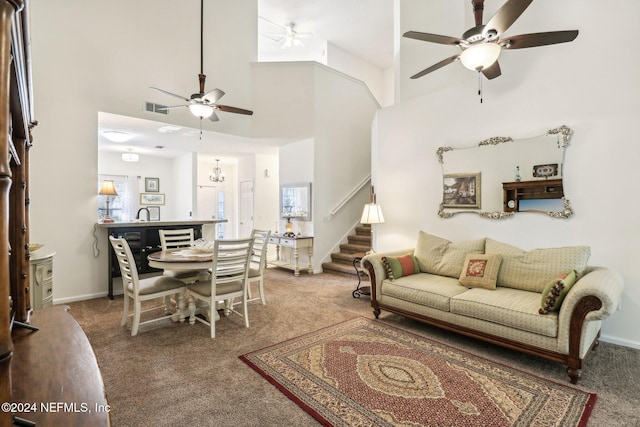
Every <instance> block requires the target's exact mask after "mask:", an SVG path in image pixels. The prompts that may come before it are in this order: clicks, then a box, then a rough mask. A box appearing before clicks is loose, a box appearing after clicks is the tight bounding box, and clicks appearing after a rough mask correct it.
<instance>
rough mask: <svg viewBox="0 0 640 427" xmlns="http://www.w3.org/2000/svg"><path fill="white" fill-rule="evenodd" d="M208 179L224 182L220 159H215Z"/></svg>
mask: <svg viewBox="0 0 640 427" xmlns="http://www.w3.org/2000/svg"><path fill="white" fill-rule="evenodd" d="M209 180H210V181H213V182H224V174H223V173H222V169H220V159H216V167H215V168H213V170H212V171H211V172H209Z"/></svg>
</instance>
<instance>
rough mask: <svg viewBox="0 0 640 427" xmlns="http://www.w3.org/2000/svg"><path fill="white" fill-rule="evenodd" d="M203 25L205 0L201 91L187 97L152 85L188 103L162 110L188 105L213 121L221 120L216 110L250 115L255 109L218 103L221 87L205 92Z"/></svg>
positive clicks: (202, 9) (194, 112)
mask: <svg viewBox="0 0 640 427" xmlns="http://www.w3.org/2000/svg"><path fill="white" fill-rule="evenodd" d="M203 25H204V0H200V74H198V80H199V82H200V88H199V91H198V92H197V93H194V94H192V95H191V96H190V97H188V98H187V97H186V96H182V95H177V94H175V93H172V92H169V91H166V90H164V89H160V88H157V87H151V89H154V90H157V91H159V92H162V93H164V94H167V95H170V96H173V97H175V98H180V99H182V100H184V101H186V102H187V103H186V104H181V105H171V106H167V107H164V108H161V110H168V109H172V108H183V107H187V108H189V110H190V111H191V113H192V114H193V115H194V116H196V117H199V118H200V120H202V119H209V120H210V121H212V122H217V121H218V120H220V118H219V117H218V115H217V114H216V110H217V111H224V112H227V113H236V114H244V115H248V116H251V115H253V111H250V110H245V109H243V108H238V107H231V106H229V105H222V104H218V101H219V100H220V98H222V97H223V96H224V92H223V91H222V90H220V89H217V88H216V89H213V90H211V91H209V92H205V91H204V86H205V80H206V78H207V76H206V75H205V74H204V71H203V62H204V53H203V45H204V29H203Z"/></svg>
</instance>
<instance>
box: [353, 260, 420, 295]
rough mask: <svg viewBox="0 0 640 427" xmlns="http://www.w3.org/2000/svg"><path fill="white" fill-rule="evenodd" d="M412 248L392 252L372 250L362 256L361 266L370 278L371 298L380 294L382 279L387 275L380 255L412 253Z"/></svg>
mask: <svg viewBox="0 0 640 427" xmlns="http://www.w3.org/2000/svg"><path fill="white" fill-rule="evenodd" d="M413 250H414V249H413V248H410V249H402V250H397V251H392V252H374V253H372V254H369V255H366V256H365V257H364V258H362V266H363V267H364V268H365V269H366V270H367V274H368V275H369V280H371V299H372V300H374V299H375V296H376V295H380V286H381V285H382V281H383V280H384V279H385V278H386V277H387V270H386V268H385V267H384V263H383V262H382V257H384V256H400V255H406V254H413Z"/></svg>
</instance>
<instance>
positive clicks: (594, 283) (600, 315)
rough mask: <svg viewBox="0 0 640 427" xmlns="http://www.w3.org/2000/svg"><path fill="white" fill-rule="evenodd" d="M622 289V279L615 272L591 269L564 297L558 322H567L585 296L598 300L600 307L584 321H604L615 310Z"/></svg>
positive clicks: (604, 269) (598, 268) (596, 268)
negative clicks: (600, 303)
mask: <svg viewBox="0 0 640 427" xmlns="http://www.w3.org/2000/svg"><path fill="white" fill-rule="evenodd" d="M623 288H624V284H623V282H622V277H620V275H619V274H618V273H617V272H615V271H613V270H611V269H609V268H605V267H593V268H592V269H591V270H590V271H589V272H588V273H587V274H585V275H584V276H582V277H581V278H580V279H579V280H578V281H577V282H576V283H575V284H574V285H573V287H572V288H571V290H570V291H569V293H568V294H567V296H566V297H565V299H564V301H563V303H562V307H561V308H560V313H559V316H560V319H559V320H560V322H563V321H568V319H569V317H570V316H571V313H572V312H573V311H574V309H575V306H576V305H577V304H578V302H579V301H580V300H581V299H582V298H583V297H587V296H594V297H596V298H598V299H599V300H600V301H601V302H602V307H600V308H599V309H598V310H594V311H591V312H589V313H588V314H587V316H586V318H585V320H587V321H590V320H602V319H606V318H607V317H609V316H610V315H611V314H613V312H614V311H615V310H616V309H617V307H618V303H619V302H620V297H621V295H622V289H623ZM564 317H566V318H567V319H564Z"/></svg>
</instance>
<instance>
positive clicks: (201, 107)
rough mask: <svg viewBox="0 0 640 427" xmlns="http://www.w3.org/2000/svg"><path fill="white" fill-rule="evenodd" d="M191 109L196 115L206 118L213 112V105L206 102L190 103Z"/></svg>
mask: <svg viewBox="0 0 640 427" xmlns="http://www.w3.org/2000/svg"><path fill="white" fill-rule="evenodd" d="M189 111H191V114H193V115H194V116H196V117H199V118H201V119H206V118H208V117H211V115H212V114H213V107H212V106H210V105H205V104H189Z"/></svg>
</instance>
